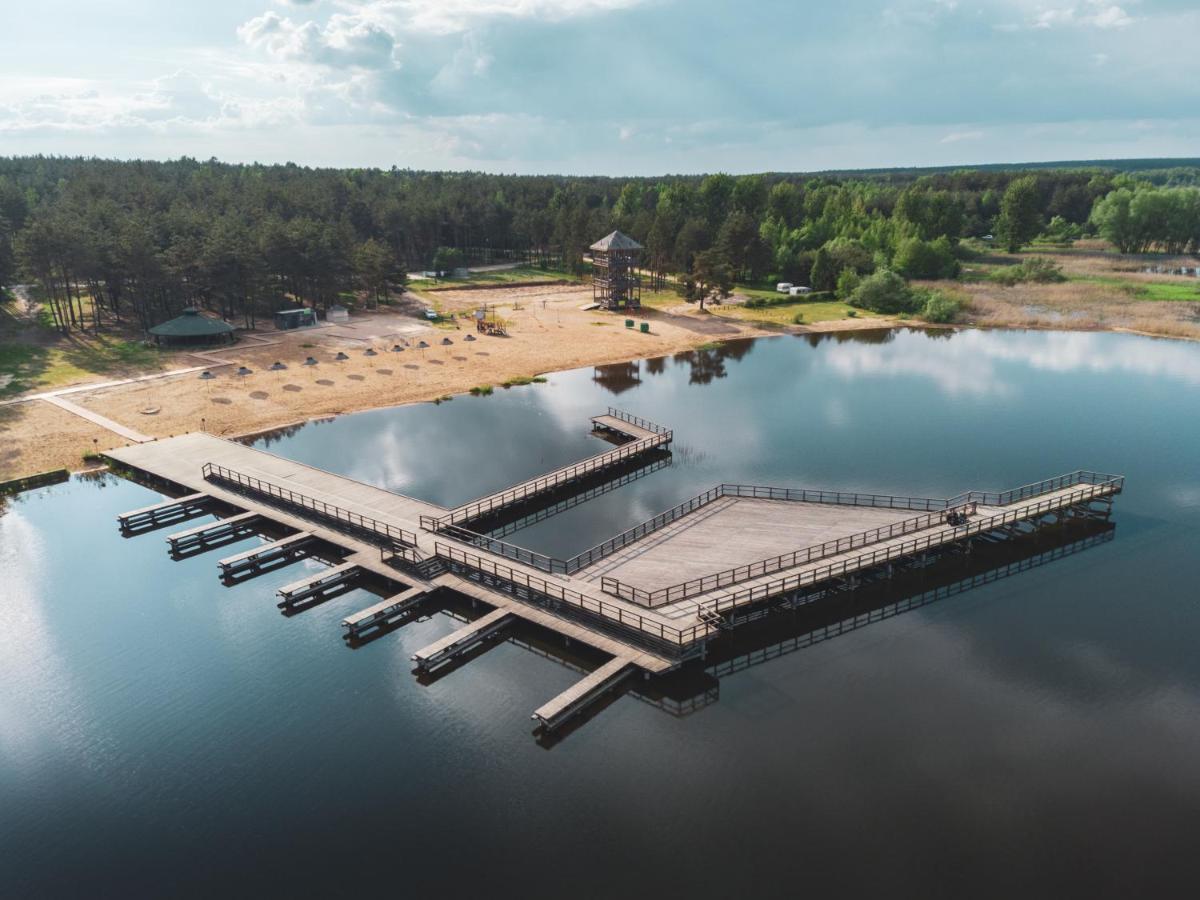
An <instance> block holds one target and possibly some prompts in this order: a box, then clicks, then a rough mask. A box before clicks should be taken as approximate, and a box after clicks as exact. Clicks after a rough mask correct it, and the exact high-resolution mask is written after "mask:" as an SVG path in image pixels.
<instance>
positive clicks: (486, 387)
mask: <svg viewBox="0 0 1200 900" xmlns="http://www.w3.org/2000/svg"><path fill="white" fill-rule="evenodd" d="M471 393H472V394H474V395H475V396H476V397H487V396H488V395H490V394H491V393H492V386H491V385H490V384H477V385H475V387H473V388H471Z"/></svg>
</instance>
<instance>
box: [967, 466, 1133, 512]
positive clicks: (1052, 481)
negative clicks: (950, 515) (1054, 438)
mask: <svg viewBox="0 0 1200 900" xmlns="http://www.w3.org/2000/svg"><path fill="white" fill-rule="evenodd" d="M1078 484H1091V485H1097V486H1107V487H1111V488H1112V491H1111V493H1114V494H1119V493H1120V492H1121V490H1122V488H1123V487H1124V486H1125V476H1123V475H1106V474H1104V473H1101V472H1090V471H1088V470H1086V469H1079V470H1078V471H1075V472H1069V473H1067V474H1066V475H1057V476H1055V477H1054V478H1047V479H1045V480H1044V481H1035V482H1034V483H1033V484H1026V485H1022V486H1021V487H1018V488H1012V489H1011V490H1007V491H967V492H966V493H964V494H959V495H958V497H953V498H951V499H950V500H947V501H946V502H947V504H955V503H958V502H959V501H963V500H965V501H969V502H972V503H978V504H979V505H980V506H1009V505H1010V504H1013V503H1016V502H1018V501H1020V500H1028V499H1029V498H1030V497H1040V496H1041V495H1042V494H1049V493H1051V492H1053V491H1060V490H1062V489H1063V488H1068V487H1075V485H1078Z"/></svg>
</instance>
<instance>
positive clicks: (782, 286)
mask: <svg viewBox="0 0 1200 900" xmlns="http://www.w3.org/2000/svg"><path fill="white" fill-rule="evenodd" d="M791 289H792V283H791V282H790V281H781V282H779V284H777V285H775V293H777V294H786V293H787V292H788V291H790V290H791Z"/></svg>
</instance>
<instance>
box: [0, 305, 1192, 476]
mask: <svg viewBox="0 0 1200 900" xmlns="http://www.w3.org/2000/svg"><path fill="white" fill-rule="evenodd" d="M722 322H723V323H724V324H727V325H733V326H739V327H737V333H736V334H703V333H691V339H690V340H688V341H683V342H676V341H671V342H669V343H670V344H671V345H672V346H671V347H669V348H666V349H662V348H658V349H660V350H661V352H655V350H654V349H652V348H645V350H644V351H643V350H636V351H632V352H631V351H629V350H624V351H621V352H612V353H599V354H596V355H594V356H585V358H583V359H581V360H576V361H574V364H568V365H561V366H553V365H552V366H550V367H549V368H544V367H527V369H526V370H523V371H520V372H512V373H510V374H509V375H508V377H509V378H511V379H521V378H533V377H539V376H545V375H550V374H553V373H556V372H561V371H570V370H571V369H578V368H585V367H588V366H596V367H598V366H609V365H621V364H624V363H630V362H636V361H639V360H642V359H653V358H656V357H661V356H667V355H672V354H675V353H681V352H693V351H696V350H698V349H700V348H701V347H704V346H705V345H708V344H713V343H718V344H720V343H726V342H729V341H735V340H757V339H759V338H767V337H779V336H783V335H795V336H803V335H806V334H840V333H850V332H855V331H877V330H893V329H898V328H916V329H921V330H939V331H943V330H950V331H957V330H966V329H977V330H981V331H1039V332H1053V331H1060V332H1087V333H1104V332H1107V333H1113V334H1131V335H1135V336H1138V337H1146V338H1156V339H1160V340H1173V341H1184V342H1187V343H1193V344H1194V343H1198V342H1200V341H1198V340H1197V339H1196V338H1193V337H1188V336H1177V335H1163V334H1155V333H1153V332H1146V331H1139V330H1136V329H1132V328H1125V327H1120V326H1106V327H1089V328H1063V327H1054V326H1048V325H1032V324H1028V325H1026V324H1021V325H993V324H976V323H949V324H934V323H927V322H920V321H915V320H913V321H909V320H901V319H895V318H892V317H880V318H878V319H853V320H838V321H832V322H828V323H814V324H812V325H787V326H781V327H769V326H766V327H764V326H763V325H762V324H760V323H754V322H746V321H745V320H736V319H724V318H722ZM463 374H464V375H466V376H467V377H463V378H459V379H455V381H456V382H457V387H456V388H454V389H450V390H446V389H444V388H443V387H435V386H432V385H431V386H429V387H428V389H427V390H423V391H418V392H417V394H416V395H413V396H407V397H404V398H403V399H399V400H397V401H394V402H393V401H390V400H386V399H385V400H383V402H378V400H379V398H377V397H366V398H364V400H363V402H351V403H348V404H341V408H338V409H334V410H328V411H325V410H322V411H319V412H314V413H313V414H312V415H308V416H302V417H299V418H297V417H294V416H293V417H287V418H284V417H280V418H274V419H273V418H270V417H268V418H267V420H265V421H262V422H259V423H256V424H255V425H254V426H253V427H251V428H247V429H245V430H239V431H233V432H228V431H227V432H225V433H221V434H218V436H220V437H224V438H227V439H229V440H236V441H250V440H256V439H259V438H262V437H264V436H268V435H271V434H274V433H278V432H281V431H285V430H287V429H291V428H299V427H303V426H306V425H309V424H311V423H313V422H318V421H329V420H331V419H334V418H337V417H339V416H344V415H352V414H355V413H361V412H368V411H371V410H378V409H391V408H397V407H404V406H410V405H413V404H416V403H434V402H439V401H441V400H442V398H444V397H450V398H455V397H461V396H468V395H469V394H470V390H471V388H472V387H473V386H474V384H470V383H468V382H471V381H472V380H473V379H472V378H471V377H469V375H468V373H463ZM171 377H172V376H168V378H171ZM173 377H174V378H176V379H178V378H182V377H184V376H182V375H180V376H173ZM100 384H103V382H100V383H98V386H97V388H95V390H97V391H100V392H103V391H104V390H112V389H113V388H102V387H99V385H100ZM497 387H499V385H497ZM72 389H73V390H78V391H79V392H80V393H85V392H86V391H87V390H88V389H89V386H88V385H87V384H86V383H84V384H81V385H75V386H72ZM30 404H36V405H37V406H42V405H44V404H43V403H39V402H38V399H37V397H35V396H29V397H16V398H12V399H11V400H10V401H9V404H8V408H10V409H11V408H14V407H23V406H27V405H30ZM117 421H120V420H117ZM75 424H80V423H75ZM198 430H201V429H197V428H193V429H189V430H179V431H177V432H171V434H175V433H178V434H184V433H189V431H198ZM205 430H208V431H210V433H216V432H215V431H214V429H205ZM165 436H168V435H167V434H156V435H151V436H150V438H151V439H157V438H158V437H165ZM114 437H115V435H114ZM12 440H14V441H15V442H17V443H19V439H12ZM99 443H101V441H99V440H98V439H97V438H95V437H93V439H92V446H91V447H88V446H87V442H86V437H85V436H84V435H80V436H79V437H78V438H77V439H76V440H75V441H74V442H73V445H74V447H75V448H76V449H77V450H78V451H79V452H78V454H77V455H76V456H75V457H74V459H70V460H62V459H55V460H53V461H51V462H49V463H45V462H43V463H41V464H32V465H24V466H17V467H15V468H12V469H11V470H9V469H8V468H7V467H0V472H2V476H3V477H0V480H2V481H8V480H15V479H21V478H28V477H31V476H38V475H41V474H43V473H44V472H47V471H52V470H57V469H63V468H65V469H67V470H68V471H69V472H70V473H71V474H72V475H75V474H80V473H94V472H96V471H98V467H97V466H96V464H95V462H94V461H93V460H89V459H86V458H85V455H89V454H91V453H93V452H103V451H102V450H100V448H99ZM110 443H111V446H110V447H108V448H104V449H111V447H115V446H121V445H122V442H121V441H120V440H114V441H112V442H110ZM30 462H32V460H30ZM55 463H62V464H61V465H56V464H55Z"/></svg>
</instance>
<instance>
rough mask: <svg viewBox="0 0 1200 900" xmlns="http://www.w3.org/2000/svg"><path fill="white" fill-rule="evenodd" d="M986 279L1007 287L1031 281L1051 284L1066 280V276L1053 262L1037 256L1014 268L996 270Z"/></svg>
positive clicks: (1023, 261) (1006, 267) (1007, 267)
mask: <svg viewBox="0 0 1200 900" xmlns="http://www.w3.org/2000/svg"><path fill="white" fill-rule="evenodd" d="M988 278H989V279H990V280H992V281H995V282H997V283H998V284H1003V285H1007V286H1009V287H1012V286H1013V285H1014V284H1021V283H1023V282H1026V281H1032V282H1035V283H1037V284H1051V283H1053V282H1056V281H1066V280H1067V276H1066V275H1064V274H1063V270H1062V267H1061V266H1059V265H1057V264H1055V262H1054V261H1053V260H1049V259H1044V258H1042V257H1037V256H1033V257H1030V258H1029V259H1025V260H1022V261H1021V262H1020V263H1018V264H1017V265H1015V266H1005V267H1004V268H1003V269H996V271H994V272H992V273H991V274H990V275H989V276H988Z"/></svg>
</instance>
